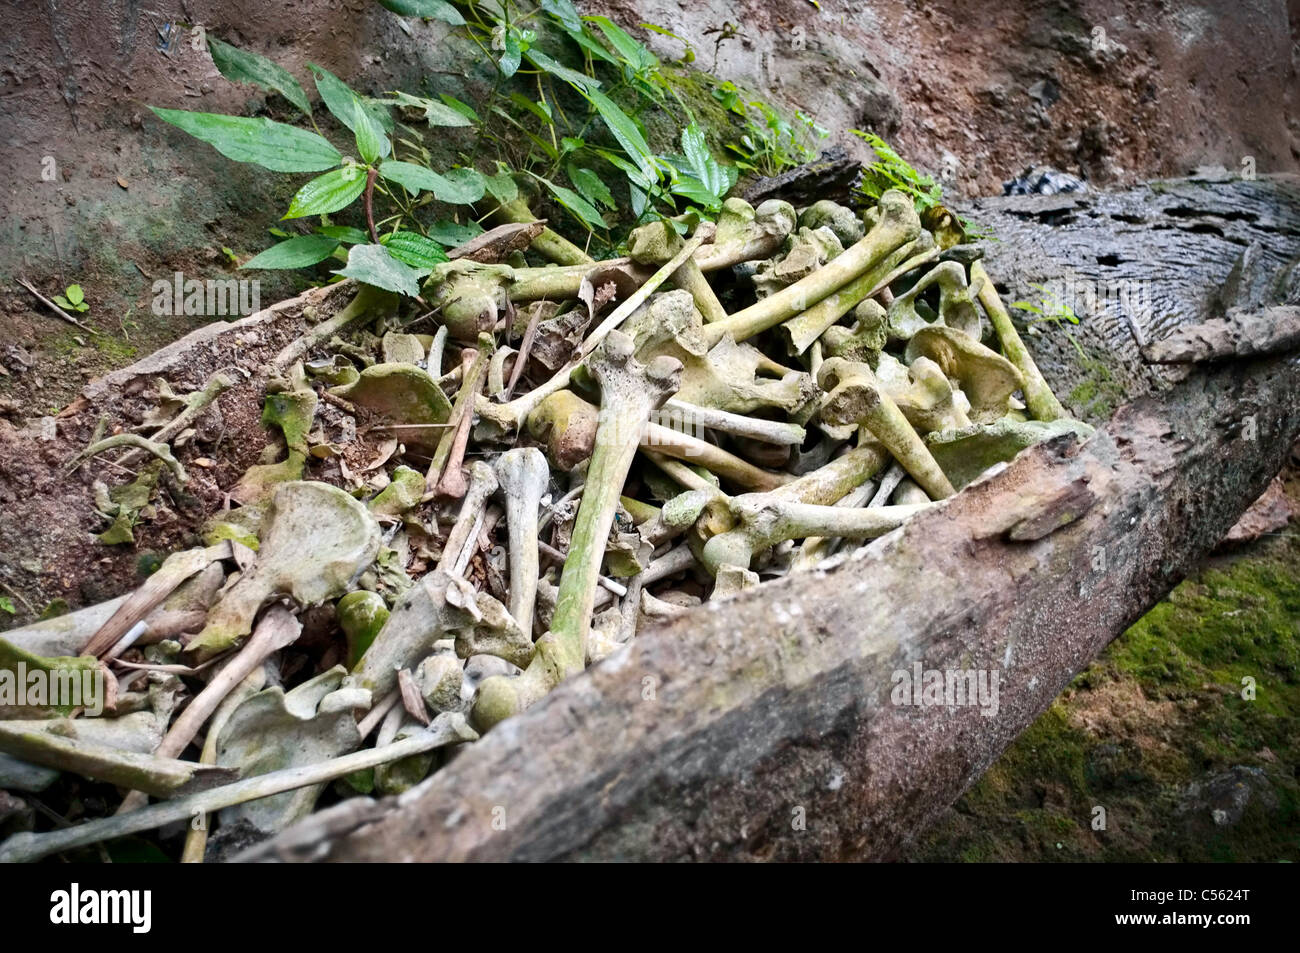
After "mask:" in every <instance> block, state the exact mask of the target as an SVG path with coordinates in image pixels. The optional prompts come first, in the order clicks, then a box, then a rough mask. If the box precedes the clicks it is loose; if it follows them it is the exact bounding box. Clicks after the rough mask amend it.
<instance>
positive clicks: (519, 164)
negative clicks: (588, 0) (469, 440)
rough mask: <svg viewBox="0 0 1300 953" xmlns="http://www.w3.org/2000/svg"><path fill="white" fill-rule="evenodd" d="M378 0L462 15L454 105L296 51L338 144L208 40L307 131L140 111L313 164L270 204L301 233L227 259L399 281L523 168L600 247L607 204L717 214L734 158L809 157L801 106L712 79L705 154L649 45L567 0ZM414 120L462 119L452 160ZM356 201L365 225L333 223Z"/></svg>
mask: <svg viewBox="0 0 1300 953" xmlns="http://www.w3.org/2000/svg"><path fill="white" fill-rule="evenodd" d="M380 2H381V3H382V4H383V6H385V7H386V8H387V9H389V10H391V11H393V12H394V13H397V14H399V15H402V16H421V17H430V18H435V19H438V20H441V21H443V22H446V23H449V24H452V25H453V26H456V27H458V28H460V30H461V31H463V34H464V36H465V37H466V38H468V39H469V40H470V41H471V42H473V43H474V44H475V45H477V46H478V48H479V49H480V51H481V52H482V53H483V55H484V56H485V57H486V58H487V60H488V61H490V62H491V63H492V64H493V65H494V67H495V72H496V74H497V75H496V77H495V81H494V83H493V86H492V88H491V91H490V93H489V94H488V96H487V98H486V100H485V101H483V102H481V103H476V104H475V105H474V106H470V105H469V104H467V103H464V102H462V101H460V100H458V99H456V98H455V97H453V96H450V95H447V94H442V95H439V96H436V97H427V96H420V95H415V94H413V93H411V92H404V91H393V92H390V93H386V94H384V95H383V96H380V97H369V96H364V95H361V94H359V93H357V92H356V91H355V90H353V89H352V88H351V87H349V86H348V85H347V84H346V83H345V82H344V81H343V80H341V79H340V78H339V77H337V76H335V75H334V74H333V73H331V72H329V71H328V70H326V69H324V68H322V67H320V66H317V65H315V64H309V67H310V70H311V74H312V79H313V81H314V84H315V92H316V93H317V95H318V96H319V98H320V101H321V103H322V104H323V105H324V107H325V110H326V111H327V112H328V113H329V114H330V115H332V116H333V117H334V119H336V120H337V121H338V122H339V123H340V124H341V125H342V126H343V127H344V128H345V129H346V130H347V131H348V133H350V135H351V142H349V143H347V144H346V145H345V146H340V145H338V144H336V143H335V142H332V141H331V140H330V139H329V138H327V137H326V135H325V132H323V131H322V129H321V126H320V125H319V124H318V122H317V120H318V114H317V113H316V112H314V111H313V104H312V102H311V100H310V98H309V96H308V92H307V90H306V89H305V88H304V86H303V85H302V84H300V83H299V81H298V80H297V79H296V78H295V77H294V76H293V75H292V74H290V73H289V72H288V71H287V70H285V69H284V68H283V67H281V66H279V65H278V64H276V63H274V62H272V61H270V60H268V59H266V58H265V57H263V56H260V55H259V54H256V53H253V52H251V51H248V50H240V49H238V48H236V47H234V46H231V45H230V44H228V43H224V42H222V41H221V40H219V39H216V38H210V39H209V48H210V50H211V52H212V56H213V61H214V63H215V64H216V66H217V68H218V70H219V71H220V72H221V73H222V75H224V76H225V77H226V78H227V79H230V80H232V81H234V82H243V83H252V84H254V85H257V86H259V87H260V88H262V89H264V90H267V91H268V92H271V93H276V94H279V95H281V96H283V97H284V98H285V99H286V100H287V101H288V102H289V103H290V104H291V105H292V106H293V107H294V109H295V110H296V111H297V112H298V113H299V114H300V115H301V117H302V120H303V122H304V126H307V127H310V128H304V126H300V125H294V124H290V123H287V122H277V121H275V120H272V119H269V118H265V117H256V118H247V117H241V116H224V115H218V114H213V113H198V112H188V111H184V110H174V109H161V108H155V109H154V110H153V111H154V113H155V114H156V115H157V116H158V117H159V118H161V119H163V120H164V121H166V122H169V123H171V124H172V125H175V126H177V127H178V128H180V129H183V130H184V131H186V132H187V133H189V134H190V135H193V136H195V137H196V138H198V139H201V140H203V141H204V142H207V143H208V144H210V145H211V146H212V147H213V148H215V149H216V150H217V151H218V152H220V153H221V154H222V155H224V156H226V157H227V158H230V159H233V160H235V161H238V162H248V163H253V164H256V165H259V166H261V167H263V168H266V169H268V170H271V171H274V172H284V173H291V174H297V173H314V175H313V177H312V178H311V179H309V180H308V181H307V182H305V183H303V184H302V185H301V187H300V188H299V189H298V190H297V192H296V193H295V194H294V196H293V198H292V200H291V201H290V203H289V207H288V209H287V210H286V212H285V214H284V216H283V218H284V219H298V220H310V221H311V222H312V225H313V227H312V230H311V232H310V233H309V234H302V233H295V232H293V231H284V230H282V229H272V234H273V235H275V236H276V237H277V238H279V239H281V240H280V241H279V242H278V243H277V244H275V245H273V246H272V247H270V248H268V249H266V250H265V251H263V252H261V253H260V254H258V255H255V256H254V257H253V258H251V259H250V260H249V261H247V262H245V263H244V264H243V265H242V266H241V267H243V268H267V269H286V268H307V267H312V266H315V265H318V264H320V263H321V262H325V261H327V260H329V259H336V260H337V261H338V262H339V263H340V264H341V267H337V268H335V269H334V270H333V272H332V273H333V274H334V275H336V276H338V277H356V278H358V279H359V280H362V281H367V282H369V283H371V284H375V285H377V286H379V287H382V288H386V289H388V290H392V291H399V292H401V293H404V294H414V293H415V291H414V290H413V289H418V281H419V279H420V278H421V277H423V276H424V275H426V274H428V272H429V271H430V270H431V269H432V268H433V266H434V265H436V264H438V263H439V262H441V261H444V260H446V254H445V249H446V248H447V247H451V246H454V245H455V244H459V243H461V242H463V241H465V240H467V239H468V238H471V237H473V236H474V235H476V234H479V233H481V231H482V228H481V227H480V226H479V225H478V224H477V218H478V216H479V215H480V214H481V211H482V209H481V208H480V207H479V206H478V204H477V203H480V202H482V201H483V200H484V199H485V197H488V199H489V200H490V201H491V202H493V203H494V205H495V204H498V203H507V202H511V201H514V200H515V199H516V198H518V196H519V188H520V186H521V185H522V184H526V183H533V184H535V186H536V187H537V188H538V189H540V190H542V191H543V192H544V193H545V194H547V195H548V196H549V197H550V198H551V199H552V200H553V201H554V203H555V204H556V205H557V206H558V207H559V208H560V209H562V210H563V211H564V212H565V213H567V214H568V215H569V216H570V217H571V218H572V220H573V221H574V222H575V223H576V224H578V225H579V226H580V227H581V228H583V229H584V230H586V231H588V232H589V233H597V235H598V236H599V237H596V240H595V243H594V244H595V245H596V246H600V245H602V244H604V245H606V246H610V247H612V246H614V245H616V244H617V242H616V239H615V237H614V236H613V235H612V234H611V231H610V229H611V224H610V219H611V217H612V216H613V215H615V214H618V213H619V212H620V210H621V209H629V210H630V212H631V216H630V217H631V219H632V222H631V223H630V224H638V223H640V222H641V221H643V220H645V219H646V218H648V217H652V216H658V215H672V216H681V215H683V214H687V215H696V216H704V215H709V214H713V213H716V212H717V211H718V210H719V209H720V207H721V204H722V201H723V199H724V198H725V197H726V195H727V194H728V193H729V192H730V190H731V189H732V188H733V187H734V186H735V184H736V181H737V179H738V178H739V176H740V173H741V172H742V171H744V170H754V171H759V172H760V174H769V173H771V172H775V171H779V170H780V169H782V168H785V167H787V166H789V165H794V164H797V163H798V162H801V161H804V160H805V159H807V158H809V157H810V156H811V154H812V153H811V151H810V150H809V149H808V147H807V146H806V145H805V144H804V142H805V140H807V139H808V138H810V137H813V136H816V135H825V130H821V129H819V128H818V127H817V126H816V125H815V124H814V123H812V121H811V120H810V119H808V118H807V117H804V116H802V115H800V116H798V117H797V119H796V123H795V124H791V123H790V122H788V121H786V120H785V119H784V118H783V117H782V116H781V114H779V113H778V112H777V111H776V110H775V109H773V108H772V107H770V106H768V105H767V104H765V103H761V102H757V101H753V102H746V101H745V100H744V99H743V98H741V97H740V96H739V92H738V90H736V88H735V87H734V86H731V84H723V86H722V87H720V89H722V90H723V93H724V99H725V98H726V97H728V96H732V95H734V96H735V101H734V102H730V100H728V101H727V102H728V105H727V108H728V109H729V110H730V111H731V112H733V113H734V114H736V115H737V116H738V117H739V118H741V119H742V120H744V121H745V122H746V123H747V124H748V125H746V127H745V128H746V132H745V134H744V135H742V137H741V142H740V143H739V144H736V145H733V146H731V147H729V150H728V151H731V152H733V153H735V154H736V155H738V156H739V159H738V161H736V162H735V163H734V164H731V163H724V162H721V161H719V159H718V158H716V157H715V156H714V155H713V154H712V152H711V150H710V148H709V145H708V142H707V140H706V137H705V135H704V133H703V130H702V129H701V127H700V124H699V123H698V121H697V120H696V119H695V117H694V115H693V114H692V112H691V110H690V109H689V108H688V107H687V106H686V105H685V103H683V102H682V100H681V97H680V96H679V94H678V91H677V89H676V88H675V84H674V82H673V80H672V79H671V78H670V77H669V76H668V75H666V74H665V73H664V71H663V68H662V64H661V63H660V61H659V59H658V58H657V57H656V56H655V55H654V54H653V53H652V52H651V51H650V50H649V49H647V48H646V47H645V46H644V45H643V44H642V43H640V42H639V41H638V40H636V39H635V38H634V37H633V36H631V35H630V34H629V33H627V32H626V31H625V30H623V29H622V28H621V27H619V26H618V25H617V24H615V23H614V22H613V21H612V20H610V19H608V18H607V17H604V16H583V15H581V14H580V13H579V12H578V10H577V8H576V7H574V5H573V3H572V2H571V0H540V2H539V3H538V4H537V5H536V6H532V5H531V4H530V5H528V6H527V7H526V8H525V7H524V5H522V4H519V3H516V2H513V0H496V2H494V3H493V4H490V5H488V4H484V3H481V2H479V0H456V3H455V4H452V3H448V2H446V0H380ZM646 27H647V29H653V30H654V31H655V32H658V33H660V34H663V35H668V36H675V35H674V34H672V33H671V31H668V30H664V29H662V28H653V27H651V26H650V25H646ZM677 39H681V38H680V37H677ZM557 40H558V41H559V42H558V44H557V42H556V41H557ZM687 47H688V52H689V44H687ZM566 63H568V64H573V65H566ZM715 95H716V94H715ZM647 110H655V111H656V112H659V113H665V112H666V113H667V114H668V115H669V116H670V117H672V119H674V120H676V121H677V124H678V128H679V129H680V130H681V132H680V137H679V141H680V146H681V154H680V155H661V154H658V153H657V152H656V151H655V150H653V149H652V148H651V147H650V145H649V139H648V136H647V132H646V126H645V124H644V122H643V121H642V118H641V116H642V115H643V114H645V113H646V111H647ZM420 127H433V128H437V129H453V130H454V129H461V130H464V131H465V133H466V135H465V136H464V139H463V140H461V141H463V142H464V143H465V144H466V151H464V152H462V153H461V154H460V156H459V157H458V158H459V160H460V163H461V164H460V165H458V166H453V167H451V168H447V167H442V166H440V165H439V164H438V163H436V162H435V160H434V158H433V155H432V153H431V152H430V150H429V148H427V147H426V146H425V144H424V140H423V136H422V133H421V132H420ZM484 153H486V155H484ZM485 167H486V168H488V169H490V171H481V170H483V169H484V168H485ZM620 192H622V193H623V194H622V195H620ZM358 206H359V217H360V218H361V219H363V220H364V226H365V227H364V229H363V228H357V227H353V226H351V225H342V224H338V223H336V221H335V219H336V218H337V216H339V215H341V214H344V213H345V212H347V210H350V209H355V208H358ZM439 206H452V207H455V206H461V207H470V214H469V215H467V216H464V218H465V221H463V222H462V221H448V219H447V218H446V217H445V216H443V217H441V218H437V217H435V216H432V215H429V214H428V213H429V212H430V211H431V210H432V209H434V208H437V207H439ZM458 217H459V216H458ZM619 218H620V224H629V223H628V222H627V221H626V219H624V218H623V216H622V215H619ZM590 242H591V238H589V243H590ZM335 280H338V279H337V278H336V279H335Z"/></svg>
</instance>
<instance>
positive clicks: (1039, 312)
mask: <svg viewBox="0 0 1300 953" xmlns="http://www.w3.org/2000/svg"><path fill="white" fill-rule="evenodd" d="M1030 287H1032V288H1033V289H1034V290H1035V291H1037V292H1039V294H1040V295H1041V297H1040V298H1039V301H1038V303H1037V304H1035V303H1033V302H1032V301H1016V302H1013V303H1012V305H1011V307H1013V308H1014V309H1016V310H1017V311H1024V312H1026V313H1028V314H1033V315H1036V317H1035V318H1033V319H1032V320H1031V323H1032V324H1038V323H1040V322H1048V323H1050V324H1052V325H1054V326H1056V327H1058V328H1060V329H1061V330H1062V331H1063V332H1064V333H1065V336H1066V338H1067V339H1069V341H1070V343H1071V344H1072V345H1074V349H1075V350H1076V351H1077V352H1078V353H1079V358H1080V360H1083V361H1087V360H1088V356H1087V355H1086V354H1085V353H1084V352H1083V348H1082V346H1080V344H1079V341H1078V339H1077V338H1075V336H1074V335H1073V334H1072V333H1071V332H1070V329H1069V327H1067V325H1077V324H1078V323H1079V316H1078V315H1077V314H1075V313H1074V309H1073V308H1072V307H1070V305H1069V304H1068V303H1066V302H1065V301H1063V300H1062V299H1061V298H1060V297H1059V296H1058V295H1057V294H1056V292H1054V291H1052V290H1051V289H1050V288H1047V287H1044V286H1043V285H1036V284H1031V285H1030Z"/></svg>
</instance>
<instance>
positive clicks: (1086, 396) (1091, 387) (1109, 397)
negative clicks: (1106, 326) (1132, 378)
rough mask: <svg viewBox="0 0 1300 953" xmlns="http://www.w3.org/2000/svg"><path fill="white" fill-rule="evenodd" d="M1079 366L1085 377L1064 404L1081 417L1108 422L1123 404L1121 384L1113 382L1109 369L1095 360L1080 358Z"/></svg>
mask: <svg viewBox="0 0 1300 953" xmlns="http://www.w3.org/2000/svg"><path fill="white" fill-rule="evenodd" d="M1079 364H1080V366H1081V367H1083V370H1084V374H1085V377H1084V379H1083V380H1082V381H1080V382H1079V384H1078V386H1077V387H1075V388H1074V390H1072V391H1070V393H1069V395H1068V396H1067V397H1066V398H1065V402H1066V403H1067V404H1069V405H1070V406H1071V407H1073V408H1074V409H1075V411H1076V412H1077V413H1078V414H1079V415H1080V416H1081V417H1086V418H1089V419H1091V420H1103V421H1104V420H1109V419H1110V416H1111V414H1113V413H1114V412H1115V408H1117V407H1118V406H1119V405H1120V404H1121V403H1123V402H1124V398H1125V394H1124V386H1123V384H1121V383H1120V382H1119V381H1117V380H1115V378H1114V375H1112V374H1111V372H1110V368H1108V367H1107V366H1106V365H1105V364H1104V363H1102V362H1101V361H1099V360H1097V359H1095V358H1092V357H1082V358H1080V360H1079Z"/></svg>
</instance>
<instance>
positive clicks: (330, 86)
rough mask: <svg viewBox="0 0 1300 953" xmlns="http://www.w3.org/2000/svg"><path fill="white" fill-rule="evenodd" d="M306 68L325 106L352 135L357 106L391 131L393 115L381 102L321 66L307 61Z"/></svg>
mask: <svg viewBox="0 0 1300 953" xmlns="http://www.w3.org/2000/svg"><path fill="white" fill-rule="evenodd" d="M307 68H308V69H310V70H311V74H312V76H313V77H314V78H315V80H316V91H317V92H318V93H320V98H321V99H322V100H323V101H324V103H325V108H326V109H328V110H329V111H330V112H331V113H332V114H333V115H334V118H335V119H337V120H338V121H339V122H341V123H343V125H345V126H347V127H348V129H349V130H351V131H352V133H353V134H354V135H355V133H356V131H357V126H356V118H355V113H356V110H357V109H358V108H359V109H363V110H365V112H366V113H367V114H368V115H369V116H370V118H371V119H373V120H374V121H375V122H376V123H377V124H378V125H379V128H380V129H383V130H384V131H385V132H392V131H393V117H392V116H390V115H389V114H388V110H387V109H385V108H384V106H383V105H382V104H380V103H376V102H374V101H372V100H369V99H366V98H365V97H364V96H362V95H361V94H360V93H358V92H356V91H355V90H353V89H352V87H351V86H349V85H348V84H347V83H345V82H343V80H341V79H339V78H338V77H337V76H335V75H334V74H333V73H331V72H330V71H329V70H327V69H325V68H324V67H322V66H317V65H316V64H315V63H308V64H307Z"/></svg>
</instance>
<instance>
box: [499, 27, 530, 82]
mask: <svg viewBox="0 0 1300 953" xmlns="http://www.w3.org/2000/svg"><path fill="white" fill-rule="evenodd" d="M505 32H506V35H505V47H506V49H505V52H504V53H502V54H501V59H500V60H498V61H497V68H498V69H499V70H501V75H502V76H504V77H505V78H506V79H509V78H510V77H511V76H514V75H515V73H516V72H517V71H518V70H519V63H520V61H521V60H522V59H523V55H524V46H523V43H522V41H521V40H520V38H519V34H518V33H516V32H515V31H514V30H512V29H509V28H507V29H506V31H505Z"/></svg>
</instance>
